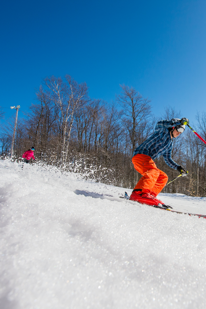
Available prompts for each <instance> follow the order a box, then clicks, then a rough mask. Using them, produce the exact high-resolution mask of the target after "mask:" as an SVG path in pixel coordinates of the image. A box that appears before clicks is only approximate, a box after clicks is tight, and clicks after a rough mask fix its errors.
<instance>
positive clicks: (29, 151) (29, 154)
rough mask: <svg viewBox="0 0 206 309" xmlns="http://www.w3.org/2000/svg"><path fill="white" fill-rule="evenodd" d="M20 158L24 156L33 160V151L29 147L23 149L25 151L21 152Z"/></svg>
mask: <svg viewBox="0 0 206 309" xmlns="http://www.w3.org/2000/svg"><path fill="white" fill-rule="evenodd" d="M22 158H24V159H26V160H30V159H33V160H35V157H34V152H33V151H32V150H31V149H29V150H27V151H25V153H23V155H22Z"/></svg>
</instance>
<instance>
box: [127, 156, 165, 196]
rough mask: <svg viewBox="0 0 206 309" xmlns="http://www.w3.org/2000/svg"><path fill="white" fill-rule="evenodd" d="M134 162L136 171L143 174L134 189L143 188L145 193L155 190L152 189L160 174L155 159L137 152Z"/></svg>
mask: <svg viewBox="0 0 206 309" xmlns="http://www.w3.org/2000/svg"><path fill="white" fill-rule="evenodd" d="M132 163H133V164H134V168H135V169H136V171H137V172H139V173H140V174H141V175H142V177H141V178H140V180H139V181H138V183H137V184H136V186H135V187H134V191H138V190H141V191H142V192H145V193H150V192H151V191H153V190H152V189H153V187H154V186H155V184H156V181H157V179H158V177H159V174H160V170H159V169H158V168H157V166H156V164H155V163H154V161H153V160H152V159H151V157H149V156H147V155H144V154H137V155H136V156H134V157H133V158H132Z"/></svg>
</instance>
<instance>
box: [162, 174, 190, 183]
mask: <svg viewBox="0 0 206 309" xmlns="http://www.w3.org/2000/svg"><path fill="white" fill-rule="evenodd" d="M187 174H188V171H187V173H180V174H179V175H178V176H177V177H175V178H174V179H172V180H171V181H169V182H168V183H167V184H166V186H168V185H169V184H170V183H171V182H173V181H175V180H176V179H178V178H179V177H181V176H187ZM166 186H165V187H166Z"/></svg>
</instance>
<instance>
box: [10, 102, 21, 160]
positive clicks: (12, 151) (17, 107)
mask: <svg viewBox="0 0 206 309" xmlns="http://www.w3.org/2000/svg"><path fill="white" fill-rule="evenodd" d="M10 108H11V109H16V119H15V125H14V132H13V138H12V143H11V158H12V157H13V155H14V141H15V135H16V126H17V119H18V112H19V109H20V105H17V106H11V107H10Z"/></svg>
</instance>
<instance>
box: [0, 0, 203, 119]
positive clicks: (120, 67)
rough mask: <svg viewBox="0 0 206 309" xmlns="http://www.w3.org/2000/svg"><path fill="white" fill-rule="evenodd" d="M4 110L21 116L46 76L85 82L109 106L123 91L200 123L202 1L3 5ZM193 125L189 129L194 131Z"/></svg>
mask: <svg viewBox="0 0 206 309" xmlns="http://www.w3.org/2000/svg"><path fill="white" fill-rule="evenodd" d="M0 26H1V75H0V105H1V106H2V107H4V110H5V112H6V118H8V117H10V116H11V115H12V114H14V111H10V106H11V105H18V104H19V105H21V109H20V114H21V113H22V112H23V111H26V110H28V107H29V106H30V105H31V103H32V102H33V103H35V93H36V91H37V90H38V88H39V86H40V85H41V83H42V81H43V79H44V78H45V77H49V76H52V75H54V76H56V77H60V76H61V77H64V76H65V75H66V74H69V75H71V76H72V77H73V78H74V79H75V80H76V81H77V82H79V83H81V82H86V83H87V85H88V87H89V95H90V97H92V98H96V99H97V98H100V99H103V100H106V101H108V102H112V101H113V100H115V95H116V94H119V93H120V91H121V89H120V86H119V85H120V84H125V85H128V86H133V87H134V88H136V89H137V90H138V91H139V92H140V93H141V94H142V95H143V97H145V98H148V99H150V100H151V101H152V102H151V103H152V109H153V112H154V114H155V115H156V116H157V115H159V114H163V113H164V109H165V107H167V106H173V107H174V108H175V109H176V110H177V111H179V110H180V111H181V112H182V114H181V115H177V116H184V117H188V118H189V119H190V121H192V122H194V121H195V115H196V114H197V112H200V113H202V112H205V110H206V1H205V0H195V1H194V0H172V1H165V0H156V1H154V0H148V1H146V0H145V1H142V0H141V1H139V0H118V1H117V0H104V1H103V0H98V1H97V0H92V1H91V0H87V1H83V0H81V1H80V0H79V1H78V0H76V1H70V0H58V1H54V0H41V1H40V0H36V1H22V0H19V1H16V0H15V1H14V0H12V1H9V0H8V1H3V2H2V4H1V10H0ZM191 125H192V123H191Z"/></svg>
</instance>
